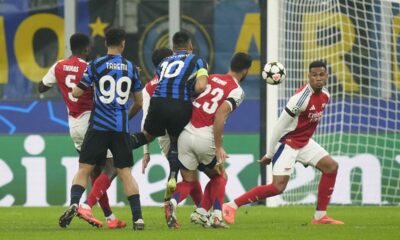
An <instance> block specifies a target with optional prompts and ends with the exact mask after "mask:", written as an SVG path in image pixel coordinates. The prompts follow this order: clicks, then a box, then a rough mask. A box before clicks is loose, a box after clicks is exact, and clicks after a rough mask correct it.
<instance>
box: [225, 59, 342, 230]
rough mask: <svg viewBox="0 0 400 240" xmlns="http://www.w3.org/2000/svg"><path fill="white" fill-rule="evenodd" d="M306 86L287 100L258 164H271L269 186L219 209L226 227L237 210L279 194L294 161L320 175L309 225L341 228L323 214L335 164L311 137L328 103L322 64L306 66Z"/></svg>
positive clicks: (330, 189)
mask: <svg viewBox="0 0 400 240" xmlns="http://www.w3.org/2000/svg"><path fill="white" fill-rule="evenodd" d="M308 78H309V82H308V84H306V85H304V86H303V87H301V88H300V89H298V90H297V91H296V93H295V94H294V95H293V96H292V97H291V98H290V99H289V101H288V103H287V104H286V107H285V109H284V110H283V111H282V113H281V115H280V117H279V120H278V122H277V124H276V126H275V127H274V130H275V131H274V132H273V134H272V136H271V139H270V143H269V145H268V151H267V154H266V155H265V156H263V157H262V158H261V159H260V160H259V162H260V163H261V164H269V163H271V162H272V164H273V170H272V172H273V180H272V183H271V184H268V185H263V186H258V187H255V188H253V189H251V190H250V191H248V192H246V193H244V194H243V195H241V196H240V197H238V198H236V199H235V200H234V201H231V202H229V203H226V204H224V205H223V217H224V219H225V221H226V222H227V223H229V224H233V223H234V220H235V211H236V209H237V208H238V207H240V206H242V205H245V204H247V203H251V202H255V201H258V200H260V199H265V198H268V197H272V196H275V195H278V194H281V193H282V192H283V191H284V190H285V188H286V185H287V183H288V181H289V177H290V174H292V173H293V167H294V164H295V161H299V162H301V163H302V164H304V165H311V166H313V167H315V168H317V169H318V170H320V171H321V172H322V176H321V179H320V182H319V187H318V201H317V208H316V211H315V214H314V217H313V219H312V221H311V223H312V224H343V222H342V221H339V220H335V219H332V218H330V217H328V215H327V214H326V210H327V207H328V203H329V200H330V197H331V195H332V192H333V188H334V186H335V181H336V174H337V170H338V164H337V163H336V162H335V161H334V160H333V159H332V157H331V156H330V155H329V154H328V152H327V151H326V150H325V149H324V148H322V147H321V146H320V145H319V144H318V143H316V142H315V141H314V140H313V139H312V138H311V137H312V135H313V134H314V132H315V129H316V128H317V125H318V123H319V121H320V120H321V117H322V113H323V111H324V109H325V107H326V104H327V103H328V101H329V97H330V95H329V93H328V90H327V89H326V88H325V87H324V86H325V84H326V81H327V79H328V73H327V68H326V65H325V63H323V62H321V61H314V62H312V63H311V64H310V65H309V73H308Z"/></svg>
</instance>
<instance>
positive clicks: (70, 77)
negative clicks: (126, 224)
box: [65, 74, 78, 102]
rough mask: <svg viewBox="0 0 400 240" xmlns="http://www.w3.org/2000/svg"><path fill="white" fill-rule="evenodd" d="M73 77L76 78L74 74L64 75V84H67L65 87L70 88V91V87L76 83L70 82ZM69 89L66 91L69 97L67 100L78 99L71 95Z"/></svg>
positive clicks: (74, 100)
mask: <svg viewBox="0 0 400 240" xmlns="http://www.w3.org/2000/svg"><path fill="white" fill-rule="evenodd" d="M75 79H76V76H75V75H72V74H69V75H67V76H66V77H65V85H67V87H68V88H70V89H71V91H72V89H73V88H74V87H76V84H75V83H73V82H72V81H74V80H75ZM71 91H68V98H69V100H71V101H72V102H77V101H78V98H75V97H73V96H72V92H71Z"/></svg>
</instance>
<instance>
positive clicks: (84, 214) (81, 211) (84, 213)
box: [77, 207, 103, 228]
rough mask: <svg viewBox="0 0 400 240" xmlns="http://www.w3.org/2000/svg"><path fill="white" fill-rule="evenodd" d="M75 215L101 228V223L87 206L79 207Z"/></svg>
mask: <svg viewBox="0 0 400 240" xmlns="http://www.w3.org/2000/svg"><path fill="white" fill-rule="evenodd" d="M77 215H78V217H79V218H81V219H83V220H85V221H86V222H88V223H89V224H90V225H92V226H93V227H97V228H101V227H102V226H103V223H102V222H101V221H100V220H98V219H96V218H95V217H94V216H93V213H92V209H90V208H89V209H88V208H83V207H79V208H78V214H77Z"/></svg>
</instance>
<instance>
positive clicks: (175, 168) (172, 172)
mask: <svg viewBox="0 0 400 240" xmlns="http://www.w3.org/2000/svg"><path fill="white" fill-rule="evenodd" d="M167 158H168V163H169V177H168V179H171V178H175V179H176V180H178V172H179V168H180V162H179V159H178V146H177V143H172V142H171V145H170V148H169V151H168V157H167Z"/></svg>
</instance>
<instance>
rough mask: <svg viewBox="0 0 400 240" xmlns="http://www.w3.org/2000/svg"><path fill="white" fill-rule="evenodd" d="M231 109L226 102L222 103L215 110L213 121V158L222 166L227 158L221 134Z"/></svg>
mask: <svg viewBox="0 0 400 240" xmlns="http://www.w3.org/2000/svg"><path fill="white" fill-rule="evenodd" d="M231 111H232V109H231V106H230V105H229V103H228V102H224V103H222V105H221V106H220V107H219V108H218V109H217V112H216V113H215V119H214V142H215V156H216V158H217V162H218V164H223V163H224V162H225V160H226V158H228V157H229V156H228V155H227V154H226V152H225V149H224V148H223V146H222V134H223V132H224V126H225V121H226V119H227V118H228V116H229V114H230V113H231Z"/></svg>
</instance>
